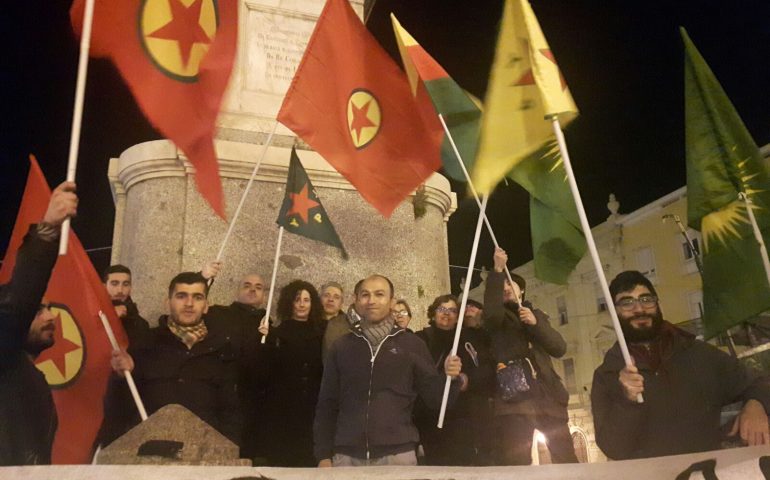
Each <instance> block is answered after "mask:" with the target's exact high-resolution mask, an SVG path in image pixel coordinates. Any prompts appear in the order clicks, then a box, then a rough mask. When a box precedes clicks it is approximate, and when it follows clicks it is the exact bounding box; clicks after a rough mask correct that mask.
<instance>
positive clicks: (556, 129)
mask: <svg viewBox="0 0 770 480" xmlns="http://www.w3.org/2000/svg"><path fill="white" fill-rule="evenodd" d="M552 125H553V133H555V134H556V140H557V141H558V142H559V150H560V151H561V158H562V161H563V162H564V169H565V170H566V171H567V179H568V180H569V188H570V190H571V191H572V198H573V199H574V200H575V207H577V212H578V216H579V217H580V226H581V227H582V229H583V233H584V234H585V237H586V242H587V243H588V251H589V252H590V253H591V260H592V261H593V264H594V269H595V270H596V275H597V277H598V278H599V283H600V284H601V287H602V293H603V294H604V298H605V300H606V303H607V309H608V310H609V311H610V318H612V326H613V327H614V329H615V335H616V336H617V337H618V345H620V351H621V352H622V353H623V360H624V361H625V362H626V366H631V365H633V360H632V359H631V354H630V353H629V352H628V344H626V337H625V336H624V335H623V329H622V328H621V327H620V321H619V320H618V312H617V311H616V310H615V302H614V301H613V298H612V295H610V288H609V287H608V286H607V277H605V276H604V268H602V262H601V259H600V258H599V252H598V251H597V250H596V242H594V236H593V234H592V233H591V226H590V225H589V224H588V218H587V217H586V212H585V208H584V207H583V200H582V199H581V198H580V190H578V186H577V182H576V181H575V174H574V172H573V171H572V163H570V160H569V152H568V151H567V142H565V140H564V132H562V130H561V124H560V123H559V117H558V116H556V115H554V116H553V119H552ZM636 401H637V402H639V403H642V402H644V397H643V396H642V394H641V393H640V394H639V395H637V397H636Z"/></svg>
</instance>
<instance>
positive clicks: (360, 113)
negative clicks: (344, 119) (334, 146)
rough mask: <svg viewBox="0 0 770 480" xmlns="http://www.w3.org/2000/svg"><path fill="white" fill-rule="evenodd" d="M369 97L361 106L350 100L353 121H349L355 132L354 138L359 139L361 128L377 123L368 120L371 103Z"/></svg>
mask: <svg viewBox="0 0 770 480" xmlns="http://www.w3.org/2000/svg"><path fill="white" fill-rule="evenodd" d="M371 103H372V101H371V99H370V100H369V101H368V102H366V103H365V104H364V105H363V106H362V107H361V108H358V107H356V106H355V104H353V103H352V102H351V104H350V106H351V107H352V108H353V121H351V122H350V129H351V130H353V131H354V132H356V138H358V141H359V142H360V141H361V130H363V129H364V128H365V127H376V126H377V125H376V124H375V123H374V122H372V121H371V120H369V116H368V115H369V105H371Z"/></svg>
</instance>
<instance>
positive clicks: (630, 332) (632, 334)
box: [619, 307, 663, 343]
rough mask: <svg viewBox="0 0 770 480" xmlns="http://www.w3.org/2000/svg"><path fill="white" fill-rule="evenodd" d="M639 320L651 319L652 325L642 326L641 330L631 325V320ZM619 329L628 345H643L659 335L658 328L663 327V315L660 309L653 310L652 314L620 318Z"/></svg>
mask: <svg viewBox="0 0 770 480" xmlns="http://www.w3.org/2000/svg"><path fill="white" fill-rule="evenodd" d="M640 318H651V319H652V325H650V326H649V327H648V326H643V327H641V328H637V327H634V326H633V325H631V321H632V320H636V319H640ZM619 320H620V327H621V330H623V335H624V336H625V337H626V341H628V342H630V343H645V342H650V341H652V340H655V338H656V337H657V336H658V334H659V333H660V328H661V326H662V325H663V314H662V313H661V312H660V307H658V308H657V309H656V310H655V313H653V314H646V313H645V314H640V315H634V316H633V317H628V318H620V319H619Z"/></svg>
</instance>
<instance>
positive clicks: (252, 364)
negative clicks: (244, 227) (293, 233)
mask: <svg viewBox="0 0 770 480" xmlns="http://www.w3.org/2000/svg"><path fill="white" fill-rule="evenodd" d="M221 268H222V262H218V261H213V262H209V263H207V264H206V265H205V266H204V267H203V270H202V271H201V274H202V275H203V277H204V278H206V279H207V280H209V281H210V282H211V281H213V279H214V278H216V276H217V275H218V274H219V272H220V270H221ZM266 287H267V284H266V282H265V280H264V278H263V277H262V276H261V275H259V274H257V273H249V274H247V275H244V276H243V278H241V280H240V281H239V282H238V288H237V290H236V292H235V300H233V302H232V303H230V305H211V306H210V307H209V309H208V311H207V312H206V315H205V321H206V325H207V326H208V327H209V329H213V330H217V331H222V332H226V335H227V336H229V337H230V339H231V341H232V342H233V346H234V347H235V350H236V351H237V352H238V359H239V367H238V370H239V372H238V396H239V397H240V400H241V412H242V414H243V432H242V435H241V445H240V446H241V457H244V458H250V459H252V461H253V462H254V464H255V465H262V464H264V463H265V455H266V453H265V452H266V448H267V446H268V442H269V439H268V438H266V437H265V435H264V434H263V432H262V429H261V428H260V427H261V426H262V425H263V424H264V421H265V418H264V403H265V395H266V390H265V389H266V384H267V381H268V375H269V372H268V369H267V359H266V358H265V355H264V351H263V350H264V348H262V347H263V346H262V345H260V343H259V342H260V340H261V335H260V334H259V324H260V322H262V320H263V319H264V318H265V300H266V298H265V293H266Z"/></svg>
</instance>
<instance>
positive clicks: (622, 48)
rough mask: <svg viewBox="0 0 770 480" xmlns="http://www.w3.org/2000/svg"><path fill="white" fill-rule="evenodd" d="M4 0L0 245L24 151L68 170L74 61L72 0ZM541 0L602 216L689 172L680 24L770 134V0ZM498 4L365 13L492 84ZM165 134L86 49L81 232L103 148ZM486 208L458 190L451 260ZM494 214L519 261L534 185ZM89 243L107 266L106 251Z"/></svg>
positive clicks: (496, 199) (402, 4)
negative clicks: (395, 22) (615, 204)
mask: <svg viewBox="0 0 770 480" xmlns="http://www.w3.org/2000/svg"><path fill="white" fill-rule="evenodd" d="M7 3H8V5H5V6H4V7H5V8H4V13H3V15H2V17H1V18H0V35H1V36H0V39H1V40H3V42H2V45H4V46H5V48H6V54H5V55H3V60H2V62H3V63H2V65H3V66H2V68H1V69H0V86H1V87H2V89H1V90H0V91H2V95H3V97H4V98H3V100H2V105H3V107H4V111H3V117H2V124H1V126H0V140H1V141H2V148H0V162H1V164H0V168H1V171H0V205H2V209H0V215H1V216H0V251H4V250H5V246H6V244H7V241H8V237H9V236H10V232H11V229H12V227H13V221H14V218H15V212H16V208H17V206H18V203H19V201H20V198H21V192H22V189H23V186H24V180H25V178H26V172H27V161H26V157H27V154H28V153H30V152H34V153H35V154H36V155H37V156H38V159H39V160H40V163H41V165H42V168H43V171H44V172H45V173H46V175H47V177H48V180H49V183H51V184H52V185H55V184H58V183H59V182H60V181H62V180H63V179H64V176H65V170H66V159H67V151H68V145H69V132H70V123H71V115H72V113H71V110H72V102H73V95H74V93H73V92H74V85H75V70H76V63H77V43H76V41H75V39H74V37H73V36H72V34H71V32H70V30H69V19H68V8H69V4H70V0H26V1H23V2H7ZM532 5H533V8H534V10H535V13H536V15H537V16H538V19H539V21H540V24H541V26H542V29H543V31H544V33H545V35H546V38H547V39H548V42H549V43H550V46H551V48H552V50H553V51H554V53H555V55H556V59H557V60H558V63H559V65H560V67H561V69H562V72H563V74H564V76H565V78H566V80H567V82H568V84H569V87H570V90H571V91H572V95H573V97H574V99H575V102H576V103H577V105H578V107H579V108H580V110H581V115H580V117H579V118H578V119H577V120H576V121H575V122H573V124H572V125H571V126H570V128H569V129H568V130H567V132H566V136H567V143H568V146H569V149H570V155H571V158H572V163H573V167H574V170H575V174H576V177H577V181H578V185H579V186H580V189H581V192H582V194H583V201H584V203H585V205H586V209H587V211H588V215H589V220H590V221H591V223H592V224H596V223H598V222H601V221H603V220H604V219H605V218H606V216H607V215H608V212H607V210H606V203H607V198H608V196H609V194H610V193H611V192H614V193H615V194H616V195H617V197H618V200H619V201H620V204H621V213H627V212H629V211H632V210H634V209H636V208H639V207H641V206H643V205H645V204H646V203H649V202H651V201H653V200H655V199H656V198H658V197H660V196H662V195H665V194H666V193H669V192H671V191H673V190H675V189H677V188H679V187H681V186H682V185H684V184H685V164H684V125H683V115H684V113H683V102H684V100H683V67H682V46H681V41H680V38H679V32H678V27H679V26H680V25H682V26H684V27H685V28H687V30H688V32H689V34H690V37H691V38H692V40H693V42H694V43H695V45H696V46H697V47H698V48H699V50H700V51H701V53H702V54H703V56H704V57H705V59H706V61H707V62H708V63H709V65H710V66H711V68H712V70H713V71H714V73H715V74H716V76H717V78H718V79H719V80H720V82H721V83H722V86H723V87H724V89H725V91H726V92H727V94H728V95H729V96H730V98H731V99H732V101H733V103H734V104H735V106H736V108H737V110H738V112H739V113H740V115H741V116H742V118H743V120H744V122H745V123H746V126H747V127H748V129H749V131H750V132H751V134H752V135H753V136H754V139H755V140H756V142H757V143H758V144H759V145H764V144H766V143H770V93H769V92H770V66H769V65H770V2H767V1H766V0H741V1H739V2H736V1H712V0H678V1H670V0H668V1H663V0H659V1H655V0H653V1H645V2H642V1H633V0H601V1H583V0H532ZM501 8H502V1H500V0H494V1H493V0H476V1H467V0H442V1H438V0H377V2H376V3H375V6H374V9H373V12H372V16H371V18H370V19H369V23H368V27H369V29H370V30H371V31H372V32H373V33H374V34H375V36H376V37H377V38H378V40H379V41H380V42H381V43H382V44H383V45H384V46H385V48H386V49H387V50H388V51H389V52H391V54H392V55H394V56H397V52H396V47H395V41H394V39H393V33H392V30H391V26H390V19H389V16H388V15H389V13H390V12H391V11H393V12H394V13H395V14H396V15H397V16H398V18H399V20H400V21H401V23H402V24H403V25H404V27H405V28H406V29H407V30H409V31H410V33H412V35H413V36H414V37H415V38H416V39H417V41H418V42H420V44H421V45H422V46H423V47H424V48H425V49H426V50H427V51H428V52H429V53H431V54H432V55H433V56H434V57H435V58H436V59H437V60H438V61H439V62H440V63H441V64H442V65H443V66H444V68H445V69H446V70H447V71H448V72H449V73H450V75H452V76H453V77H454V79H455V80H456V81H457V82H458V83H459V84H460V85H461V86H462V87H463V88H465V89H467V90H468V91H470V92H471V93H473V94H475V95H477V96H479V97H480V98H483V95H484V90H485V88H486V82H487V76H488V73H489V65H490V63H491V60H492V55H493V51H494V44H495V40H496V28H497V22H498V21H499V17H500V11H501ZM156 138H159V135H158V134H157V133H156V132H155V131H154V130H153V129H152V127H150V126H149V125H148V124H147V122H146V121H145V120H144V119H143V117H142V115H141V113H140V112H139V110H138V109H137V107H136V106H135V104H134V102H133V100H132V99H131V97H130V94H129V93H128V91H127V89H126V87H125V86H124V85H123V83H122V81H121V80H120V78H119V76H118V75H117V73H116V71H115V70H114V68H113V67H112V66H111V65H110V64H109V63H108V62H106V61H103V60H95V61H94V60H92V61H91V63H90V66H89V78H88V86H87V91H86V105H85V112H84V118H83V136H82V140H81V152H82V153H81V157H80V160H79V169H78V177H77V181H78V185H79V190H80V196H81V198H82V202H81V208H80V215H79V217H78V218H77V219H76V220H75V221H74V227H75V229H76V230H77V232H78V235H79V236H80V238H81V240H82V241H83V244H84V245H85V246H86V248H96V247H103V246H109V245H110V243H111V241H112V222H113V216H114V208H113V204H112V199H111V196H110V192H109V184H108V182H107V178H106V171H107V160H108V159H109V158H110V157H112V156H117V155H119V154H120V153H121V152H122V151H123V150H124V149H126V148H128V147H129V146H131V145H133V144H136V143H139V142H142V141H147V140H152V139H156ZM455 190H456V191H458V192H462V191H463V190H464V189H463V188H461V187H460V186H457V188H456V189H455ZM477 213H478V210H477V209H476V208H475V207H473V206H472V205H471V204H470V202H469V201H468V200H464V201H461V202H460V209H459V210H458V212H456V213H455V214H454V215H453V216H452V218H451V220H450V223H449V235H450V263H452V264H455V265H464V264H467V258H468V255H469V253H470V245H471V241H472V236H473V227H474V226H475V220H476V216H477ZM489 216H490V220H491V222H492V224H493V226H494V227H495V230H496V231H498V237H499V240H500V241H501V243H502V245H503V247H504V248H506V249H507V250H508V251H509V255H510V258H511V260H512V264H518V263H522V262H524V261H526V260H528V259H530V258H531V252H530V246H529V219H528V209H527V196H526V193H525V192H524V191H523V190H522V189H520V188H519V187H517V186H513V185H512V186H508V187H505V186H502V187H499V188H498V190H497V191H496V192H495V194H494V195H493V196H492V197H491V199H490V203H489ZM491 248H492V247H491V241H490V240H489V238H488V237H485V238H484V240H483V241H482V244H481V249H480V260H479V262H478V263H477V265H481V264H488V263H490V262H489V259H490V257H491ZM92 258H93V259H94V261H95V263H96V264H97V268H101V267H103V266H104V265H106V263H107V262H108V259H109V253H108V252H102V253H96V254H94V255H93V256H92ZM456 284H457V278H454V279H453V285H456Z"/></svg>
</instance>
